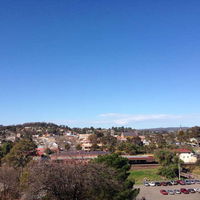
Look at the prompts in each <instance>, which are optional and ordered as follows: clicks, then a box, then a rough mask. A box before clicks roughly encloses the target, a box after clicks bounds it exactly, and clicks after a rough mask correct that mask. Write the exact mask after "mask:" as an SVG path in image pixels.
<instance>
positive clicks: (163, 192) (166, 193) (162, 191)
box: [160, 190, 168, 195]
mask: <svg viewBox="0 0 200 200" xmlns="http://www.w3.org/2000/svg"><path fill="white" fill-rule="evenodd" d="M160 193H161V194H163V195H168V192H167V191H166V190H160Z"/></svg>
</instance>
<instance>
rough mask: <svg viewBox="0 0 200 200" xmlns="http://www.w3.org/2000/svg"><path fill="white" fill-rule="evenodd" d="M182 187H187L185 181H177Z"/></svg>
mask: <svg viewBox="0 0 200 200" xmlns="http://www.w3.org/2000/svg"><path fill="white" fill-rule="evenodd" d="M177 182H178V183H179V184H180V185H185V181H183V180H178V181H177Z"/></svg>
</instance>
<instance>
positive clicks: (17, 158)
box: [3, 139, 36, 168]
mask: <svg viewBox="0 0 200 200" xmlns="http://www.w3.org/2000/svg"><path fill="white" fill-rule="evenodd" d="M35 149H36V145H35V143H34V142H33V141H32V140H29V139H22V140H20V141H19V142H18V143H16V144H15V145H14V146H13V148H12V149H11V151H10V152H9V153H8V154H7V155H6V156H5V157H4V159H3V161H4V162H6V163H7V164H9V165H10V166H13V167H16V168H17V167H22V168H23V167H25V166H26V164H27V163H28V162H29V161H30V160H31V159H32V157H33V156H34V155H35V154H36V150H35Z"/></svg>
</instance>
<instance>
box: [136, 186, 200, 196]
mask: <svg viewBox="0 0 200 200" xmlns="http://www.w3.org/2000/svg"><path fill="white" fill-rule="evenodd" d="M135 187H136V188H140V193H139V195H138V199H141V198H142V197H145V199H146V200H200V193H190V194H174V195H169V194H168V195H163V194H161V193H160V190H162V189H164V190H174V189H180V188H186V189H189V188H200V184H193V185H173V186H154V187H151V186H148V187H146V186H144V185H137V186H135Z"/></svg>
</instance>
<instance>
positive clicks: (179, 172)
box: [178, 158, 181, 180]
mask: <svg viewBox="0 0 200 200" xmlns="http://www.w3.org/2000/svg"><path fill="white" fill-rule="evenodd" d="M178 179H179V180H180V179H181V166H180V158H179V159H178Z"/></svg>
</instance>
